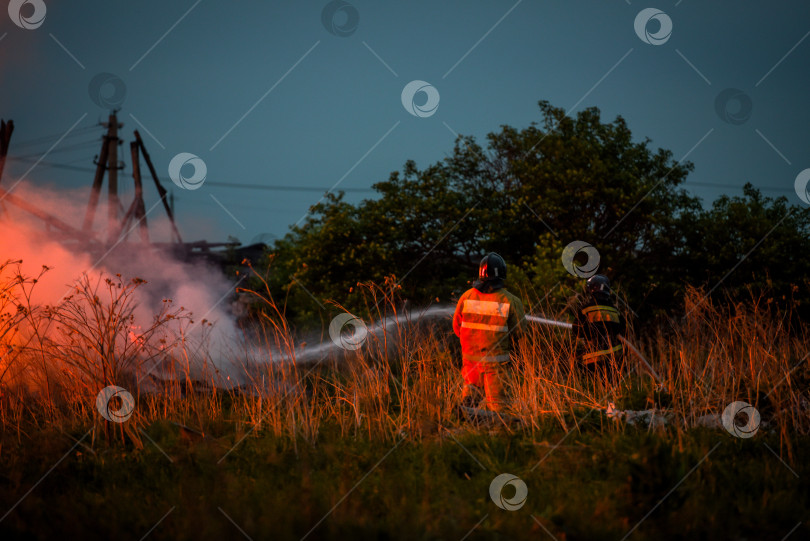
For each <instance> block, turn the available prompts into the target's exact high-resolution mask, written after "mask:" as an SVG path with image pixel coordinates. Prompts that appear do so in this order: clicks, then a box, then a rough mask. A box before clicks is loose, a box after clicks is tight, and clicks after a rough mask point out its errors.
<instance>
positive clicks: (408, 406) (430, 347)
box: [0, 262, 810, 455]
mask: <svg viewBox="0 0 810 541" xmlns="http://www.w3.org/2000/svg"><path fill="white" fill-rule="evenodd" d="M43 272H46V270H45V269H43ZM37 278H38V277H25V276H22V275H21V274H20V272H19V266H18V265H17V264H15V263H14V262H9V263H6V264H4V265H2V266H0V393H2V401H0V423H2V424H1V425H0V426H1V427H2V432H3V437H4V438H7V437H15V438H19V439H21V438H25V437H26V434H28V433H30V432H31V431H34V430H36V429H37V428H38V427H42V426H44V425H54V426H57V427H60V429H63V430H67V429H74V428H76V427H78V426H81V427H83V428H84V429H86V428H87V427H90V426H97V427H98V426H102V427H105V428H106V430H104V431H103V434H104V435H105V436H106V438H107V439H108V440H114V439H118V438H123V439H125V440H126V439H131V440H133V441H135V443H136V445H137V444H139V436H138V432H137V431H138V427H139V426H141V425H145V424H146V425H148V424H150V423H153V422H155V421H158V420H169V421H173V422H177V423H181V424H183V425H187V426H192V427H195V428H196V429H197V430H199V431H200V432H202V433H210V432H211V431H214V432H217V431H220V432H222V431H225V430H226V429H228V427H230V429H231V430H232V432H231V433H232V434H234V435H235V436H234V437H235V438H236V439H238V438H240V437H242V436H243V435H252V436H255V435H258V434H261V433H269V434H271V435H273V436H277V437H282V438H291V439H292V441H295V442H298V441H300V440H301V439H303V440H304V441H306V442H310V443H312V444H315V443H316V442H317V441H318V438H319V435H320V434H321V433H322V431H323V430H324V428H325V427H329V428H330V430H336V431H337V433H338V434H339V435H340V436H341V437H344V438H354V437H363V438H369V439H381V440H397V439H399V438H401V437H403V436H404V437H407V438H412V439H421V438H425V437H431V436H433V435H436V434H440V433H441V432H442V431H443V430H446V429H452V428H454V427H457V426H459V425H460V424H463V423H462V421H460V420H459V419H458V417H457V416H456V414H455V413H454V411H455V406H456V404H458V403H459V400H460V393H461V381H460V373H459V372H460V371H459V369H458V361H457V358H458V353H457V351H456V348H457V346H456V343H457V341H456V339H455V337H454V336H452V332H451V330H450V328H449V325H448V323H447V322H446V321H444V322H442V321H440V320H435V319H434V320H420V319H418V318H416V317H415V314H412V315H411V316H410V317H407V316H406V315H405V314H402V313H398V312H397V307H398V306H400V303H399V302H398V299H397V298H396V292H397V290H396V287H395V286H394V284H393V283H392V282H389V283H386V284H384V285H380V286H378V285H374V284H365V285H363V286H362V287H361V288H360V289H361V291H362V294H363V295H365V298H366V300H367V307H368V310H367V314H366V316H365V318H364V319H365V323H366V324H367V325H368V326H369V328H373V327H374V326H375V325H376V324H379V323H381V322H383V321H384V320H385V318H392V317H393V318H396V317H399V319H398V320H397V321H396V323H394V324H392V325H390V326H388V327H387V328H384V329H383V330H381V331H380V332H377V333H371V334H369V336H368V339H367V341H366V343H365V344H364V345H363V347H362V348H360V349H358V350H356V351H353V352H344V351H342V350H339V349H338V350H336V351H333V352H332V353H330V355H328V356H326V358H325V359H323V360H320V362H318V363H314V364H313V363H296V362H295V360H296V358H297V357H298V356H300V355H301V352H302V351H303V350H302V349H301V348H300V345H299V344H300V341H301V338H300V337H298V336H296V335H295V332H294V331H293V329H292V328H291V327H290V325H289V324H288V322H287V320H286V318H285V316H284V308H283V306H279V305H278V304H277V303H276V302H275V301H274V299H273V298H272V296H271V295H270V293H269V290H267V289H266V290H264V291H254V292H252V293H253V294H254V295H256V296H257V297H258V298H260V299H261V302H262V303H263V305H264V310H263V312H262V317H261V321H260V322H258V324H257V325H258V327H257V328H258V329H259V332H258V336H260V339H261V342H262V345H261V346H260V347H257V348H256V349H250V350H245V351H243V352H242V354H240V355H234V358H233V359H232V362H234V363H236V364H238V365H239V366H240V368H241V369H243V370H244V372H245V374H247V376H246V379H245V381H243V382H242V383H243V384H242V385H240V386H237V387H231V388H228V387H227V386H225V387H223V386H222V385H220V384H221V383H222V381H223V379H222V374H221V373H218V372H217V370H216V369H215V368H214V365H213V363H212V359H210V358H209V356H208V354H207V353H205V352H206V349H205V339H204V338H200V337H198V339H197V340H196V341H194V340H192V339H191V337H190V336H189V335H190V333H189V328H190V325H191V324H192V322H191V316H190V314H186V313H184V312H183V311H182V310H178V309H174V308H173V307H172V304H171V303H170V302H166V303H164V307H163V309H161V310H160V311H159V312H158V313H157V314H155V316H154V319H153V320H152V324H151V325H150V326H149V327H147V328H145V329H137V332H133V327H132V325H133V323H134V320H133V317H134V311H135V309H136V303H135V301H136V299H137V290H138V288H140V287H144V285H145V284H144V283H142V282H141V281H139V280H137V279H136V280H132V281H129V282H126V281H124V280H123V279H122V278H121V277H120V276H116V277H111V278H110V279H107V280H104V281H101V282H92V281H90V280H89V279H87V278H85V279H83V280H81V281H79V282H78V283H77V284H75V286H74V287H73V288H72V291H71V294H70V295H68V296H66V297H65V298H64V299H62V300H61V302H60V303H59V304H58V305H57V306H34V305H33V304H32V302H31V295H32V290H33V288H36V282H37ZM685 306H686V310H685V312H686V313H687V314H688V315H687V317H685V318H683V319H680V320H677V321H674V320H673V321H671V322H669V323H667V324H662V325H660V326H658V327H657V328H655V329H654V330H651V331H648V333H647V334H645V335H644V336H635V337H634V336H630V337H629V338H630V339H631V340H633V341H634V342H636V343H637V344H638V346H639V347H640V349H641V350H642V351H643V352H645V354H646V355H647V357H648V359H649V360H650V361H651V363H652V364H653V366H654V367H655V370H656V371H657V372H658V373H659V374H660V375H661V377H662V380H663V382H662V383H663V387H662V388H659V387H657V386H656V385H655V384H654V383H653V382H652V381H651V380H650V378H649V377H647V376H646V375H643V374H641V373H638V374H636V373H635V371H634V370H633V369H634V367H635V362H634V361H633V360H632V359H629V361H630V362H629V365H628V366H629V367H630V369H631V370H630V371H628V373H627V374H626V377H625V378H624V379H623V380H622V382H621V383H620V384H619V385H618V386H611V384H609V382H607V381H605V380H603V379H600V378H587V377H583V376H582V375H579V374H577V373H576V372H575V371H574V372H572V371H570V370H568V369H567V368H568V367H569V365H570V361H571V358H572V352H573V350H574V344H573V342H572V339H571V337H570V336H569V335H568V334H567V333H566V332H565V331H560V330H558V329H554V328H545V327H540V326H531V327H529V328H527V329H526V332H525V333H524V335H523V336H522V338H521V339H520V340H519V342H518V344H517V350H516V354H515V360H514V364H513V368H514V370H513V374H514V378H513V381H512V382H511V385H510V394H511V396H512V397H513V402H512V413H513V414H514V415H515V416H516V417H518V418H519V420H520V421H519V422H518V423H514V424H511V425H509V426H505V425H504V426H503V427H501V428H502V429H504V430H511V431H525V432H528V433H531V432H533V431H535V430H540V429H541V427H543V426H545V427H547V426H548V425H549V423H552V424H556V425H558V426H560V427H561V428H562V429H563V430H566V431H567V430H570V429H572V428H575V427H577V426H578V423H580V422H581V419H582V418H583V416H584V415H585V414H587V413H588V412H589V411H592V410H594V409H595V408H601V409H604V407H605V406H606V405H607V403H608V401H614V402H617V403H619V404H623V405H625V407H634V408H661V409H665V410H667V411H668V412H671V413H672V414H673V418H674V419H675V421H674V422H672V423H670V424H669V425H668V426H667V427H666V428H664V429H662V430H663V431H664V433H668V434H671V435H672V436H673V437H679V436H680V434H681V433H682V432H683V431H685V430H689V429H690V428H691V427H693V426H696V425H698V424H700V422H701V417H703V416H705V415H707V414H719V413H720V412H722V411H723V409H724V408H725V406H726V405H727V404H729V403H730V402H733V401H736V400H744V401H747V402H750V403H752V404H754V405H755V406H756V407H757V408H758V409H759V410H760V411H761V412H762V418H763V426H764V427H766V428H767V429H768V430H769V431H776V432H778V433H779V435H780V438H781V440H782V442H783V446H784V447H785V448H786V450H787V453H788V455H789V454H790V449H791V448H790V440H791V436H793V435H797V434H807V433H808V431H809V430H810V416H808V409H809V406H810V402H808V390H807V386H806V385H805V384H804V383H803V382H805V381H806V378H803V377H802V376H801V374H804V373H806V370H805V369H804V366H803V365H801V362H802V361H803V360H804V358H805V355H806V352H805V344H806V343H807V326H806V325H804V324H801V323H796V321H794V320H793V319H792V316H793V314H792V313H790V312H789V311H788V312H785V311H784V310H779V309H777V308H776V307H775V306H774V305H773V304H772V303H769V302H768V301H767V300H766V299H765V298H759V299H756V300H755V301H754V302H751V303H745V304H729V305H724V306H717V305H714V304H712V303H711V302H710V301H709V300H702V293H701V291H699V290H690V292H689V293H688V295H687V296H686V298H685ZM548 308H549V310H550V311H549V312H548V313H551V308H552V307H548ZM327 340H328V337H327ZM257 351H260V352H263V354H267V352H273V354H274V355H275V356H276V358H277V359H278V358H279V357H281V358H282V359H284V360H280V361H278V362H272V363H266V362H264V363H262V362H256V359H255V353H256V352H257ZM201 352H203V353H201ZM155 366H159V367H160V368H159V373H160V374H161V375H162V376H163V377H162V378H159V379H156V378H155V377H154V373H153V371H154V370H155ZM797 367H798V368H797ZM164 378H165V379H164ZM108 385H119V386H121V387H124V388H126V389H128V390H129V391H130V392H131V393H132V394H133V395H134V396H135V398H136V402H137V407H136V411H135V414H134V415H133V417H132V418H131V419H130V420H129V421H127V423H126V425H127V429H126V431H124V430H123V429H122V430H118V431H116V430H111V429H110V427H109V425H110V423H107V422H105V421H104V420H103V419H101V417H100V416H99V414H98V412H97V411H96V408H95V399H96V395H97V394H98V392H99V391H100V390H101V389H102V388H104V387H106V386H108ZM114 428H115V427H114ZM601 430H603V431H617V430H623V426H621V425H618V424H616V423H612V422H611V423H608V422H602V424H601ZM97 432H98V435H99V437H101V435H102V431H97ZM94 437H96V432H94Z"/></svg>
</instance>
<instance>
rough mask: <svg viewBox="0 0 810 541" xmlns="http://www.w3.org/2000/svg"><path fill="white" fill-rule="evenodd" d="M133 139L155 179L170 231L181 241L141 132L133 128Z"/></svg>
mask: <svg viewBox="0 0 810 541" xmlns="http://www.w3.org/2000/svg"><path fill="white" fill-rule="evenodd" d="M135 140H136V141H137V143H138V146H139V147H140V149H141V153H142V154H143V159H144V161H145V162H146V166H147V167H148V168H149V173H151V175H152V180H154V181H155V187H156V188H157V191H158V194H160V200H161V201H162V202H163V208H164V209H166V215H167V216H168V217H169V222H171V224H172V231H173V232H174V236H175V238H176V240H177V242H180V243H182V242H183V239H181V238H180V231H178V230H177V225H176V224H175V223H174V213H173V212H172V209H171V207H170V206H169V201H168V200H167V198H166V189H165V188H164V187H163V185H162V184H161V183H160V179H158V176H157V172H156V171H155V166H154V165H152V159H151V158H150V157H149V152H147V151H146V147H145V146H144V144H143V139H141V134H140V133H138V130H135Z"/></svg>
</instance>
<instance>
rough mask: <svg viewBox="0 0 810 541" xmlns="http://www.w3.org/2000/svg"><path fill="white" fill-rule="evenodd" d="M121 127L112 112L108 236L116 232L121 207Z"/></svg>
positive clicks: (110, 122)
mask: <svg viewBox="0 0 810 541" xmlns="http://www.w3.org/2000/svg"><path fill="white" fill-rule="evenodd" d="M123 126H124V125H123V124H118V119H117V118H116V116H115V111H113V112H112V113H111V114H110V118H109V121H108V123H107V129H108V132H107V134H108V135H107V144H108V145H109V147H110V148H109V156H108V162H107V187H108V190H109V191H108V192H107V213H108V220H107V221H108V228H109V229H108V231H109V233H110V234H112V232H113V231H115V230H116V226H117V224H118V208H119V207H120V206H121V202H120V201H119V200H118V169H119V166H118V142H119V140H118V128H121V127H123ZM108 240H112V241H115V240H116V239H114V238H112V237H110V238H109V239H108Z"/></svg>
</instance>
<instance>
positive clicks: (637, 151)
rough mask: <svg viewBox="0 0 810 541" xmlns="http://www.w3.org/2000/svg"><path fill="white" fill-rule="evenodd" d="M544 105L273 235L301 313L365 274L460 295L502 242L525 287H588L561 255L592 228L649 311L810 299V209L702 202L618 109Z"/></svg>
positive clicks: (332, 198)
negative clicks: (706, 297) (615, 113)
mask: <svg viewBox="0 0 810 541" xmlns="http://www.w3.org/2000/svg"><path fill="white" fill-rule="evenodd" d="M539 105H540V111H541V113H542V121H541V122H540V123H539V124H538V123H532V124H531V125H530V126H529V127H527V128H525V129H523V130H518V129H515V128H512V127H510V126H502V127H501V129H500V131H498V132H493V133H490V134H489V135H488V136H487V142H486V146H485V147H484V146H482V145H481V144H479V143H478V142H476V140H475V139H474V138H473V137H459V138H458V139H457V140H456V143H455V147H454V149H453V152H452V155H450V156H448V157H447V158H445V159H444V160H442V161H441V162H438V163H435V164H433V165H430V166H429V167H427V168H425V169H421V170H420V169H419V168H417V166H416V164H415V163H414V162H412V161H408V162H407V163H406V164H405V166H404V168H403V170H402V172H398V171H397V172H393V173H391V175H390V177H389V179H388V180H387V181H383V182H379V183H377V184H375V185H374V188H375V190H376V191H377V192H378V194H379V195H378V197H376V198H374V199H367V200H364V201H362V202H360V203H358V204H349V203H347V202H345V201H343V198H342V194H337V195H335V194H329V195H328V196H327V197H326V198H325V199H324V200H323V201H322V202H321V203H319V204H317V205H315V206H314V207H313V208H312V212H311V214H310V215H309V217H308V218H307V220H306V221H305V222H304V223H303V224H302V225H301V226H299V227H293V228H292V229H291V230H290V232H289V233H288V234H287V235H286V236H285V237H284V238H283V239H281V240H279V241H277V242H276V243H275V244H274V246H272V247H271V249H270V252H271V256H270V259H271V264H270V268H269V272H268V282H269V285H270V288H271V291H272V293H273V296H274V298H275V300H276V301H277V302H279V303H280V304H285V303H286V306H287V313H288V315H289V316H291V317H292V318H293V319H294V320H296V321H299V322H304V321H312V320H313V319H315V320H319V319H323V318H324V317H325V316H324V315H323V313H322V309H321V307H320V306H319V305H318V303H317V302H316V301H315V300H313V298H312V297H313V296H314V297H316V298H318V300H319V301H320V302H324V301H325V300H327V299H332V300H335V301H337V302H340V303H341V304H343V305H344V306H346V307H347V308H349V309H357V310H361V309H362V308H361V307H362V306H363V304H362V303H363V301H362V299H360V298H359V297H360V296H359V295H356V294H354V292H356V286H357V284H358V282H367V281H375V282H379V283H382V282H383V281H384V280H385V278H386V277H390V276H394V277H395V281H396V282H398V283H399V285H400V286H401V291H400V294H401V296H402V298H406V299H409V300H411V301H412V302H414V303H415V304H426V303H430V302H436V300H437V299H438V301H439V302H449V301H452V298H453V296H454V295H455V294H457V293H458V292H459V291H460V290H462V289H463V288H466V287H467V284H468V283H469V281H470V279H471V278H472V277H474V275H475V270H476V267H477V264H478V261H479V260H480V258H481V256H482V254H484V253H485V252H487V251H490V250H493V251H496V252H498V253H500V254H501V255H503V256H504V258H505V259H506V261H507V263H508V264H509V272H510V279H511V282H512V284H511V287H512V288H513V289H515V290H523V291H525V292H526V293H528V295H529V296H530V297H535V298H539V297H543V295H545V293H546V292H547V291H548V290H549V289H551V288H552V287H554V288H555V290H554V292H553V294H552V297H551V298H556V299H561V298H563V297H565V296H567V295H570V294H571V293H572V292H574V291H578V290H579V288H580V287H581V282H582V280H581V279H580V278H577V277H575V276H572V275H571V274H569V273H568V272H567V271H566V270H565V268H564V267H563V265H562V262H561V255H562V251H563V248H564V247H565V246H566V245H567V244H569V243H570V242H572V241H575V240H581V241H585V242H588V243H590V244H591V245H593V246H594V247H595V248H596V249H597V250H598V252H599V254H600V260H601V264H600V272H602V273H604V274H607V275H608V276H609V277H610V278H611V279H612V280H613V282H614V284H615V285H616V286H617V288H618V290H619V291H620V293H621V295H622V296H623V297H624V298H625V299H626V300H627V303H628V305H629V306H630V307H632V309H633V310H634V311H635V312H636V313H637V314H639V315H640V316H642V317H643V319H648V318H649V317H650V316H651V315H654V314H660V313H669V314H677V313H678V312H679V311H682V310H683V295H682V293H683V291H684V289H685V287H686V286H687V285H695V286H698V287H701V286H702V287H704V289H705V291H706V292H707V293H709V292H710V291H711V296H712V297H714V298H717V299H722V300H723V301H726V300H728V299H740V300H745V299H750V298H751V296H752V295H754V296H758V295H761V294H764V295H765V296H766V297H767V298H771V299H773V300H774V302H776V303H777V304H791V305H793V306H796V305H798V306H799V311H800V312H805V310H806V303H807V301H808V300H810V295H809V294H808V281H809V280H808V269H810V235H809V233H810V209H807V208H800V207H796V206H792V205H789V204H788V201H787V199H786V198H784V197H780V198H778V199H773V198H769V197H765V196H763V195H762V194H761V193H760V192H759V191H758V190H756V189H754V188H753V187H751V186H750V185H746V187H745V188H744V194H743V196H741V197H740V196H738V197H726V196H723V197H721V198H719V199H717V200H716V201H714V202H713V203H712V204H711V205H710V206H707V205H703V204H702V201H701V200H700V199H699V198H697V197H694V196H692V195H690V194H689V193H688V192H687V191H686V190H685V189H683V183H684V181H685V180H686V178H687V176H688V174H689V173H690V172H691V171H692V170H693V164H691V163H689V162H684V163H680V164H679V163H677V162H676V161H675V160H674V159H673V154H672V152H671V151H669V150H665V149H661V148H659V149H656V150H653V149H652V148H651V146H650V144H651V141H650V140H649V139H644V140H643V141H641V142H636V141H634V140H633V137H632V134H631V132H630V129H629V128H628V127H627V124H626V122H625V121H624V120H623V119H622V118H621V117H618V118H616V119H615V120H614V121H613V122H610V123H606V122H603V121H602V120H601V118H600V113H599V110H598V109H596V108H590V109H586V110H583V111H581V112H579V113H578V114H577V115H576V117H575V118H569V117H567V116H566V115H565V112H564V111H563V110H562V109H559V108H557V107H554V106H552V105H551V104H549V103H548V102H545V101H542V102H540V104H539ZM763 239H764V240H763ZM583 256H584V254H581V255H580V256H578V258H579V257H583ZM583 261H584V260H583ZM718 284H719V285H718ZM715 286H716V287H715ZM805 313H806V312H805ZM319 314H320V315H319Z"/></svg>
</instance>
